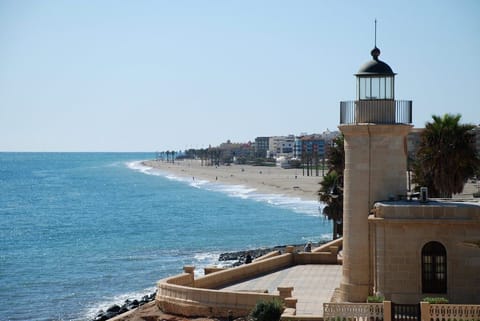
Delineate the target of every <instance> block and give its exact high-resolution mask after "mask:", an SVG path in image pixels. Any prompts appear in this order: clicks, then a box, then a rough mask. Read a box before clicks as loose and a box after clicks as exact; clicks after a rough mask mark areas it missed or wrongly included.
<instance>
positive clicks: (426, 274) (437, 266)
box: [422, 242, 447, 293]
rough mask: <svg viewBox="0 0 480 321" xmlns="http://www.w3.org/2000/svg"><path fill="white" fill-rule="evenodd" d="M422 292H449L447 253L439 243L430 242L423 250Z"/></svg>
mask: <svg viewBox="0 0 480 321" xmlns="http://www.w3.org/2000/svg"><path fill="white" fill-rule="evenodd" d="M422 292H423V293H446V292H447V251H446V250H445V247H444V246H443V245H442V244H441V243H439V242H428V243H427V244H425V245H424V246H423V248H422Z"/></svg>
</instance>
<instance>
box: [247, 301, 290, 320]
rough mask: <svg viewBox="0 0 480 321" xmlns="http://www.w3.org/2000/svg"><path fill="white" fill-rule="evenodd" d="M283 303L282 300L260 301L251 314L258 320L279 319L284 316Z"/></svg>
mask: <svg viewBox="0 0 480 321" xmlns="http://www.w3.org/2000/svg"><path fill="white" fill-rule="evenodd" d="M282 312H283V304H282V302H281V301H280V300H277V299H273V300H272V301H259V302H257V304H256V305H255V307H254V308H253V310H252V312H250V316H251V317H252V318H253V319H254V320H256V321H278V320H280V317H281V316H282Z"/></svg>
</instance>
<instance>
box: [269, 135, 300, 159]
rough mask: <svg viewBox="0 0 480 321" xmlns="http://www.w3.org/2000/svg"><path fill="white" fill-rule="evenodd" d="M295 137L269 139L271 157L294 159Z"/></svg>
mask: <svg viewBox="0 0 480 321" xmlns="http://www.w3.org/2000/svg"><path fill="white" fill-rule="evenodd" d="M294 145H295V136H294V135H288V136H272V137H270V139H269V148H268V151H269V156H271V157H280V156H283V157H292V156H293V147H294Z"/></svg>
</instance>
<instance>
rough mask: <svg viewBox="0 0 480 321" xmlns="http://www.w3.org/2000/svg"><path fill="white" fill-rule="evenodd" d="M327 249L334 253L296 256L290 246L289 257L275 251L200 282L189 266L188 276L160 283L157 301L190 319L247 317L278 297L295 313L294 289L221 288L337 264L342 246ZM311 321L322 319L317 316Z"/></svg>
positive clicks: (212, 271)
mask: <svg viewBox="0 0 480 321" xmlns="http://www.w3.org/2000/svg"><path fill="white" fill-rule="evenodd" d="M325 249H328V250H329V251H330V252H324V251H322V252H317V253H303V252H302V253H294V247H287V250H286V252H287V253H285V254H279V253H278V252H271V253H268V254H267V255H265V256H263V257H261V258H260V259H257V260H255V261H254V262H252V263H250V264H244V265H241V266H238V267H235V268H229V269H215V268H212V269H209V270H208V273H207V272H206V273H205V276H203V277H199V278H198V279H195V278H194V269H195V268H194V267H193V266H185V267H184V272H185V273H182V274H179V275H177V276H173V277H170V278H166V279H163V280H160V281H159V282H158V283H157V287H158V290H157V296H156V299H155V301H156V304H157V305H158V307H159V308H160V309H161V310H162V311H164V312H166V313H172V314H175V315H182V316H186V317H201V316H204V317H224V318H227V317H229V316H233V317H240V316H246V315H248V314H249V313H250V311H251V310H252V309H253V308H254V307H255V305H256V304H257V302H258V301H261V300H263V301H269V300H273V299H275V298H281V299H282V300H283V301H284V302H285V304H286V306H287V307H288V308H289V310H288V311H292V309H294V306H295V304H294V303H293V302H295V303H296V300H295V299H290V300H289V299H288V298H291V296H292V291H293V288H292V287H281V288H278V289H277V290H278V292H279V295H276V294H267V293H262V291H261V290H263V289H252V290H251V291H250V292H244V291H242V292H233V291H223V290H218V289H220V288H222V287H225V286H228V285H231V284H234V283H238V282H241V281H244V280H247V279H250V278H253V277H258V276H261V275H265V274H268V273H272V272H275V271H278V270H281V269H284V268H287V267H290V266H293V265H296V264H336V263H337V251H338V247H337V246H335V245H330V246H328V247H326V248H325ZM287 314H288V312H287ZM297 318H298V317H295V319H297ZM308 319H309V321H315V320H319V318H317V317H316V316H312V317H309V318H308Z"/></svg>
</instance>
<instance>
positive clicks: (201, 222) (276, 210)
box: [0, 153, 331, 321]
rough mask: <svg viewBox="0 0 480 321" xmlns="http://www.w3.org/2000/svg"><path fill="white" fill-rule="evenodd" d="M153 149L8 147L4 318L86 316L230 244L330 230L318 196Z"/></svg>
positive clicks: (1, 276) (2, 220) (2, 245)
mask: <svg viewBox="0 0 480 321" xmlns="http://www.w3.org/2000/svg"><path fill="white" fill-rule="evenodd" d="M153 158H154V154H153V153H0V302H1V303H0V320H2V321H3V320H90V319H92V318H93V317H94V316H95V314H96V312H97V311H98V310H100V309H106V308H107V307H108V306H110V305H112V304H115V303H116V304H121V303H123V301H124V300H126V299H128V298H137V299H138V298H141V297H142V296H143V295H145V294H149V293H152V292H154V290H155V283H156V281H158V280H159V279H161V278H164V277H166V276H169V275H174V274H178V273H181V272H182V267H183V265H186V264H189V265H190V264H191V265H195V266H196V273H198V274H201V273H202V272H201V271H202V268H203V267H205V266H207V265H211V264H218V263H219V262H217V259H218V256H219V254H220V253H222V252H228V251H235V250H246V249H253V248H259V247H270V246H275V245H284V244H302V243H304V242H307V241H319V240H321V239H329V238H331V234H330V232H331V225H330V223H329V222H328V221H326V220H325V219H324V218H323V216H322V215H321V214H320V213H321V212H320V209H319V206H320V204H319V203H317V202H315V201H302V200H300V199H296V198H288V197H284V196H279V195H265V194H259V193H256V192H255V191H254V190H252V189H248V188H247V187H245V186H227V185H221V184H216V183H215V182H207V181H195V182H192V181H191V180H187V179H182V178H180V177H175V176H172V175H171V174H169V173H166V172H161V171H159V170H155V169H151V168H148V167H144V166H142V164H141V161H142V160H147V159H153Z"/></svg>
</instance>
